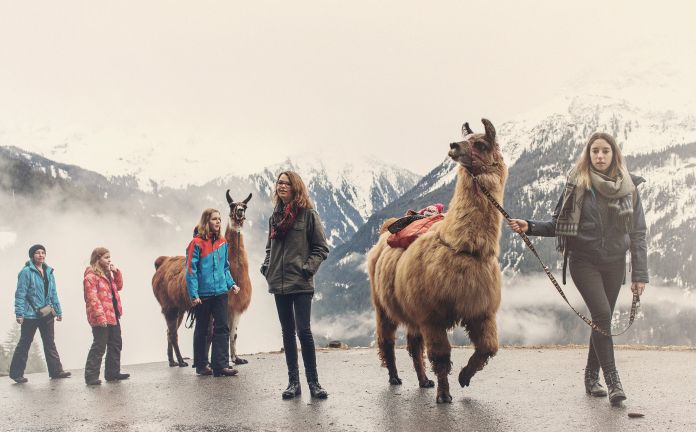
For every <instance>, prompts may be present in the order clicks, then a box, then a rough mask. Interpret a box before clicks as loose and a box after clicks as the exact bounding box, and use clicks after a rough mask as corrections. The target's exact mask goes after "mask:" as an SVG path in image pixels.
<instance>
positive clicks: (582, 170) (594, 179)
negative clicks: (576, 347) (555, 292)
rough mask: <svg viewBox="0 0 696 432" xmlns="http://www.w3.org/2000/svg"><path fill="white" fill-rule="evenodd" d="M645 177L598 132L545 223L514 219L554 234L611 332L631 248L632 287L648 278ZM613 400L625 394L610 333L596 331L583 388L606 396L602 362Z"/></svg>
mask: <svg viewBox="0 0 696 432" xmlns="http://www.w3.org/2000/svg"><path fill="white" fill-rule="evenodd" d="M643 181H644V180H643V179H642V178H641V177H636V176H633V175H631V174H629V172H628V170H627V168H626V166H625V164H624V161H623V157H622V155H621V150H620V149H619V147H618V146H617V145H616V141H615V140H614V138H613V137H612V136H611V135H609V134H606V133H602V132H597V133H595V134H593V135H592V136H591V137H590V139H589V140H588V141H587V144H586V145H585V148H584V150H583V152H582V154H581V155H580V158H579V159H578V161H577V163H576V164H575V167H574V168H573V169H572V170H571V171H570V173H569V175H568V179H567V182H566V185H565V188H564V191H563V194H562V195H561V198H560V199H559V201H558V204H557V205H556V209H555V211H554V213H553V216H552V220H551V221H548V222H539V221H531V220H530V221H527V220H521V219H513V220H512V222H511V223H510V226H511V228H512V229H513V230H514V231H516V232H525V233H527V234H528V235H538V236H546V237H553V236H555V237H556V238H557V244H558V249H559V251H561V252H563V253H564V256H565V254H567V257H568V260H569V261H568V262H569V266H570V276H571V277H572V279H573V282H574V283H575V286H576V287H577V288H578V291H580V294H581V295H582V298H583V299H584V300H585V303H586V304H587V308H588V309H589V311H590V314H591V316H592V321H594V322H595V323H596V324H597V325H599V327H600V328H601V329H602V330H603V331H604V332H606V333H610V332H611V317H612V314H613V311H614V306H615V304H616V299H617V297H618V295H619V290H620V289H621V284H622V281H623V280H624V278H625V257H626V252H627V251H628V250H629V249H630V251H631V264H632V272H631V281H632V283H631V290H632V291H633V292H634V293H636V294H638V295H641V294H642V293H643V290H644V289H645V284H646V283H648V267H647V247H646V238H645V233H646V227H645V216H644V214H643V206H642V204H641V200H640V195H639V194H638V190H637V188H636V186H638V185H639V184H640V183H642V182H643ZM600 366H601V368H602V371H603V372H604V379H605V381H606V384H607V387H608V390H609V401H610V402H611V403H612V404H613V405H617V404H620V403H621V401H623V400H625V399H626V395H625V393H624V391H623V386H622V385H621V381H620V380H619V374H618V372H617V370H616V364H615V361H614V345H613V341H612V338H611V336H606V335H603V334H602V333H599V332H597V331H593V332H592V335H591V337H590V349H589V352H588V357H587V365H586V367H585V391H586V392H587V394H590V395H592V396H600V397H603V396H606V395H607V392H606V391H605V390H604V389H603V388H602V386H601V385H600V384H599V368H600Z"/></svg>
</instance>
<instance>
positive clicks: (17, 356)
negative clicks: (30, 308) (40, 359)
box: [10, 316, 63, 378]
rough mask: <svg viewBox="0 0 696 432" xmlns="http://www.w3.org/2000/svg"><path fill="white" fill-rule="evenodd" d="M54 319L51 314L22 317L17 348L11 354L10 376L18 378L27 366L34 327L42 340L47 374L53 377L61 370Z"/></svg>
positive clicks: (34, 332)
mask: <svg viewBox="0 0 696 432" xmlns="http://www.w3.org/2000/svg"><path fill="white" fill-rule="evenodd" d="M54 325H55V321H54V318H53V316H51V317H45V318H36V319H26V318H25V319H24V321H23V322H22V327H21V334H20V337H19V342H18V343H17V348H16V349H15V352H14V355H13V356H12V363H11V364H10V378H19V377H21V376H24V369H26V367H27V359H28V358H29V349H30V348H31V343H32V341H33V340H34V335H35V334H36V329H37V328H38V329H39V334H41V341H42V342H43V350H44V357H46V366H47V367H48V375H50V376H52V377H54V376H56V375H58V374H59V373H61V372H63V365H62V364H61V363H60V356H59V355H58V350H57V349H56V343H55V337H54V336H55V334H54Z"/></svg>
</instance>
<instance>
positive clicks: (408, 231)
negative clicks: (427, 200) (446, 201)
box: [387, 214, 445, 249]
mask: <svg viewBox="0 0 696 432" xmlns="http://www.w3.org/2000/svg"><path fill="white" fill-rule="evenodd" d="M444 218H445V215H444V214H435V215H433V216H428V217H426V218H423V219H418V220H416V221H413V222H411V223H410V224H409V225H408V226H406V227H405V228H404V229H402V230H401V231H399V232H397V233H394V234H390V235H389V237H388V238H387V244H388V245H389V246H391V247H393V248H402V249H406V248H408V247H409V246H410V245H411V243H413V242H414V241H416V239H417V238H418V237H420V236H422V235H423V234H425V233H427V232H428V230H429V229H430V227H432V226H433V224H435V223H437V222H440V221H441V220H442V219H444Z"/></svg>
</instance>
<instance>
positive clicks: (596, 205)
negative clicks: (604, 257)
mask: <svg viewBox="0 0 696 432" xmlns="http://www.w3.org/2000/svg"><path fill="white" fill-rule="evenodd" d="M590 191H591V192H592V200H593V201H594V203H595V210H596V211H597V216H599V233H600V241H601V243H600V244H601V247H602V249H604V220H603V219H602V211H601V209H600V208H599V202H598V200H597V195H595V191H594V188H591V189H590Z"/></svg>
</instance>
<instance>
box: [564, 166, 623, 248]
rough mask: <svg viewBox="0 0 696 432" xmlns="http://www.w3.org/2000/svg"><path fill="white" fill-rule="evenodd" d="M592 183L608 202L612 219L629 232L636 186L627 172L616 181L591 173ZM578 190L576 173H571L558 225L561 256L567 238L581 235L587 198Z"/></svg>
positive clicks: (615, 179) (591, 171)
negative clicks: (584, 204)
mask: <svg viewBox="0 0 696 432" xmlns="http://www.w3.org/2000/svg"><path fill="white" fill-rule="evenodd" d="M590 180H591V181H592V188H593V189H594V190H595V191H596V192H598V193H599V194H600V195H602V196H604V197H605V198H607V199H608V201H609V203H608V207H609V212H608V213H609V217H610V218H611V219H613V220H614V221H615V222H616V226H618V227H620V228H622V229H623V230H624V232H625V233H628V232H630V230H631V227H632V226H633V192H634V191H635V186H634V185H633V181H632V180H631V176H630V175H629V174H628V171H626V170H625V169H624V170H622V171H621V172H620V173H619V174H618V175H617V176H616V178H611V177H608V176H605V175H604V174H601V173H599V172H597V171H595V170H593V169H591V170H590ZM576 190H577V185H576V176H575V171H574V170H571V172H570V173H569V174H568V181H567V182H566V186H565V190H564V192H563V202H562V205H561V212H560V214H559V215H558V220H557V221H556V240H557V242H556V248H557V249H558V250H559V251H561V252H565V248H566V241H567V239H568V237H575V236H577V235H578V227H579V226H580V214H581V212H582V202H583V198H584V196H585V194H584V191H580V192H579V193H576Z"/></svg>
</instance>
